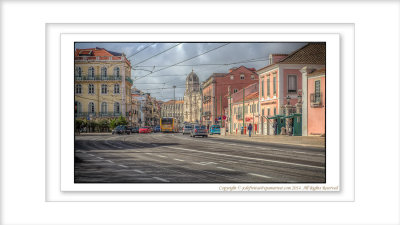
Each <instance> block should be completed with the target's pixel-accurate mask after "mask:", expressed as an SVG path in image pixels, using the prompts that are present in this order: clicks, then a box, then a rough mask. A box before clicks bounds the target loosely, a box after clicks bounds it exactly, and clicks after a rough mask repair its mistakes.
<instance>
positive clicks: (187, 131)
mask: <svg viewBox="0 0 400 225" xmlns="http://www.w3.org/2000/svg"><path fill="white" fill-rule="evenodd" d="M191 131H192V126H191V125H185V126H183V128H182V135H185V134H190V132H191Z"/></svg>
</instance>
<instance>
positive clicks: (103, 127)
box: [99, 119, 110, 132]
mask: <svg viewBox="0 0 400 225" xmlns="http://www.w3.org/2000/svg"><path fill="white" fill-rule="evenodd" d="M109 126H110V122H109V121H108V120H106V119H104V120H100V122H99V128H100V132H108V128H109Z"/></svg>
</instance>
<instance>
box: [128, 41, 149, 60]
mask: <svg viewBox="0 0 400 225" xmlns="http://www.w3.org/2000/svg"><path fill="white" fill-rule="evenodd" d="M154 44H155V43H151V44H149V45H147V46H146V47H144V48H142V49H140V50H139V51H137V52H135V53H134V54H132V55H130V56H128V57H126V58H127V59H129V58H130V57H132V56H135V55H137V54H138V53H140V52H142V51H144V50H146V48H148V47H150V46H152V45H154Z"/></svg>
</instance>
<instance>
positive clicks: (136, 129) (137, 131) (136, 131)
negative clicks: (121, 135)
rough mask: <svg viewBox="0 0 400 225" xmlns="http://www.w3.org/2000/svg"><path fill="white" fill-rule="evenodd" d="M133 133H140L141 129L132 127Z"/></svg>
mask: <svg viewBox="0 0 400 225" xmlns="http://www.w3.org/2000/svg"><path fill="white" fill-rule="evenodd" d="M131 132H132V133H139V127H132V128H131Z"/></svg>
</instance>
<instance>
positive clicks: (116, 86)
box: [114, 84, 119, 94]
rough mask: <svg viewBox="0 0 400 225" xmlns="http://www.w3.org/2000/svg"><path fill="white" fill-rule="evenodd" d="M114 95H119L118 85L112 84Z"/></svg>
mask: <svg viewBox="0 0 400 225" xmlns="http://www.w3.org/2000/svg"><path fill="white" fill-rule="evenodd" d="M114 94H119V84H114Z"/></svg>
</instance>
